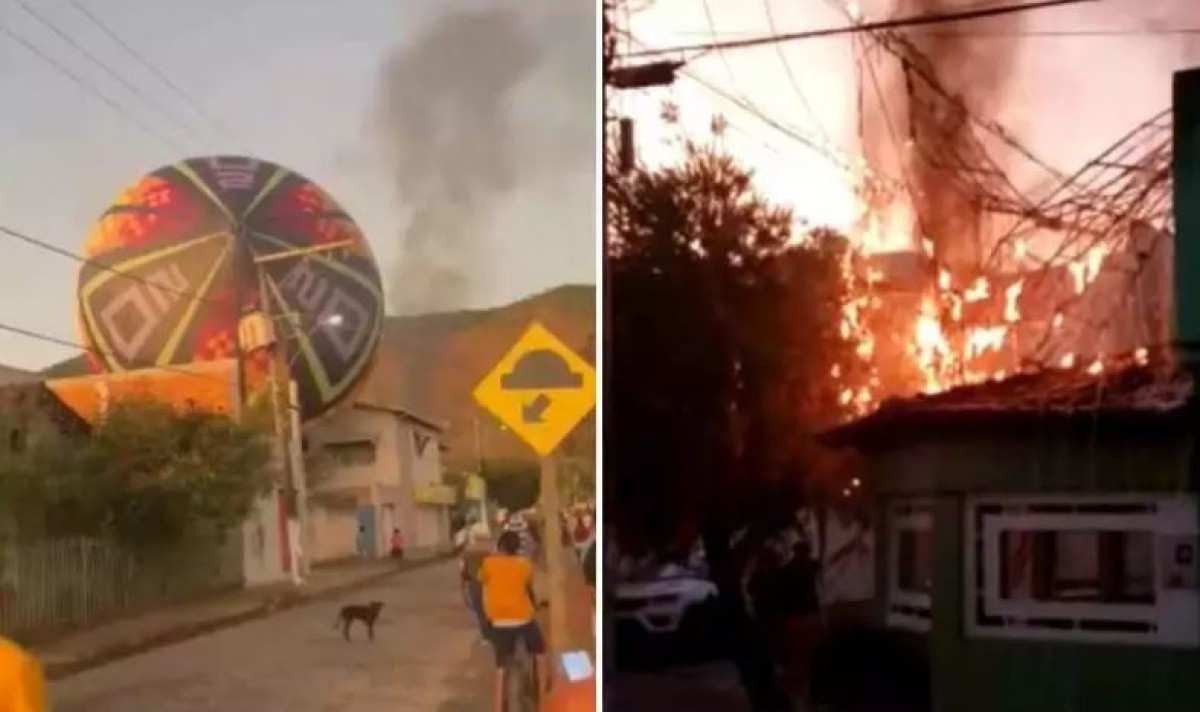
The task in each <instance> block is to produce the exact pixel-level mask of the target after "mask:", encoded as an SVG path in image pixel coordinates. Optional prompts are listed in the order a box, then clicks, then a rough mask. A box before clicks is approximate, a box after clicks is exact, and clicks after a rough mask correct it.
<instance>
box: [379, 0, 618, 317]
mask: <svg viewBox="0 0 1200 712" xmlns="http://www.w3.org/2000/svg"><path fill="white" fill-rule="evenodd" d="M566 4H567V5H575V3H566ZM578 7H579V9H578V10H575V9H573V8H562V7H559V5H558V3H556V2H552V1H551V0H535V1H533V2H517V1H516V0H508V1H502V2H498V3H495V4H493V5H491V6H489V7H483V8H476V9H461V8H460V9H454V10H450V11H447V12H446V13H445V14H442V15H441V16H439V17H437V18H435V19H433V20H432V22H431V23H430V24H429V25H428V26H427V27H426V28H425V29H424V31H422V32H421V33H420V34H419V36H417V37H415V38H414V39H413V40H412V41H411V42H407V43H405V44H404V45H402V46H400V47H399V48H397V49H396V51H395V52H394V54H393V55H392V56H391V57H390V58H389V60H388V61H387V62H386V64H385V66H384V67H383V71H382V76H381V92H380V94H381V97H380V107H379V114H378V120H379V121H378V126H379V129H380V132H381V137H382V141H383V143H384V148H385V150H386V151H387V155H388V157H389V160H391V161H392V162H393V165H394V166H395V189H396V191H397V198H398V200H399V201H400V203H401V204H402V205H404V206H405V207H407V208H408V210H409V213H410V215H411V218H410V220H409V221H408V223H407V225H405V226H403V228H402V229H401V234H400V236H399V237H400V241H401V245H400V250H399V257H398V263H397V264H396V265H395V266H394V268H393V270H392V274H391V279H390V280H389V285H388V286H389V287H390V289H389V292H390V297H391V301H392V304H391V305H390V306H391V308H392V309H393V310H394V311H396V312H399V313H417V312H424V311H431V310H440V309H451V308H460V307H463V306H466V305H470V304H473V303H474V301H473V300H475V299H477V298H478V297H479V294H480V292H481V291H482V290H486V287H487V286H488V284H489V282H490V281H492V280H498V279H502V278H504V277H505V276H506V275H495V274H493V273H492V272H493V271H494V269H495V268H494V264H495V260H496V257H497V254H499V253H501V251H503V250H505V249H515V247H514V243H516V242H518V241H520V240H521V239H524V243H523V244H526V245H527V244H529V239H528V238H529V234H530V231H531V230H532V231H534V232H536V230H537V228H539V226H544V225H545V223H546V222H547V221H554V220H557V219H559V216H558V215H557V214H556V211H558V210H562V209H564V208H563V206H562V200H561V198H560V197H559V196H557V195H556V193H557V192H561V191H564V190H566V188H564V186H563V184H562V182H563V181H564V180H568V179H569V178H570V176H573V175H577V174H590V173H591V172H592V170H593V169H592V165H593V162H594V158H593V155H592V154H594V153H595V151H594V148H593V146H594V139H593V138H592V135H593V133H594V128H593V127H594V119H592V118H591V116H594V99H593V94H594V79H593V77H594V75H595V72H594V68H593V67H594V65H592V64H590V63H594V61H595V59H594V57H591V55H592V54H594V51H593V50H592V45H593V44H594V40H592V36H593V33H594V25H592V24H591V23H592V22H594V20H591V19H589V17H590V15H591V14H593V13H592V12H591V8H589V7H588V6H587V4H586V3H578ZM580 109H582V111H583V112H584V113H583V114H582V116H583V119H582V120H581V119H580V118H579V117H580ZM588 195H589V197H590V192H589V193H588ZM584 218H585V219H586V220H587V221H588V222H590V221H591V215H587V216H584ZM522 235H523V237H522ZM530 259H531V260H536V259H537V255H536V254H533V255H531V256H530Z"/></svg>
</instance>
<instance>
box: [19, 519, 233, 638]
mask: <svg viewBox="0 0 1200 712" xmlns="http://www.w3.org/2000/svg"><path fill="white" fill-rule="evenodd" d="M233 545H234V542H228V541H227V542H220V541H218V540H215V539H213V540H205V541H196V542H190V543H189V544H188V545H186V546H182V547H179V548H176V549H173V550H171V551H169V552H161V553H159V554H157V555H154V556H149V555H146V554H138V553H134V552H130V551H127V550H124V549H121V548H120V547H118V546H116V545H114V544H112V543H109V542H104V541H99V540H95V539H83V538H77V539H59V540H53V541H42V542H33V543H10V544H7V545H4V544H2V543H0V634H3V635H6V636H10V637H15V636H21V635H23V634H30V633H40V632H45V631H53V630H62V629H68V628H73V627H77V626H86V625H88V624H90V623H93V622H96V621H98V620H103V619H105V618H109V617H112V616H113V615H116V614H120V613H121V612H125V611H130V610H134V609H138V608H143V607H148V606H153V605H156V604H163V603H170V602H172V601H176V600H179V599H182V598H187V597H189V596H194V595H197V594H200V593H204V592H208V591H213V590H218V589H221V588H225V587H228V586H230V585H235V584H237V583H239V582H240V581H241V568H240V561H239V560H238V557H237V556H236V551H235V549H234V546H233ZM238 551H240V549H238Z"/></svg>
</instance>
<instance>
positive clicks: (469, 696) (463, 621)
mask: <svg viewBox="0 0 1200 712" xmlns="http://www.w3.org/2000/svg"><path fill="white" fill-rule="evenodd" d="M457 582H458V571H457V564H456V563H454V562H446V563H439V564H435V565H431V566H427V567H423V568H419V569H416V570H414V571H409V572H406V573H402V574H399V575H397V576H396V577H394V578H392V579H389V580H387V581H385V582H384V583H382V584H380V585H377V586H375V587H373V588H370V589H365V590H360V591H357V592H355V593H352V594H349V595H348V596H347V597H346V598H345V599H343V600H339V601H328V602H320V603H314V604H311V605H306V606H301V607H299V608H295V609H292V610H289V611H285V612H282V613H279V614H277V615H274V616H271V617H268V618H265V619H262V620H259V621H255V622H252V623H248V624H246V625H243V626H239V627H236V628H230V629H227V630H224V631H221V632H218V633H214V634H211V635H208V636H204V637H201V638H196V639H194V640H190V641H187V642H184V643H180V644H178V645H174V646H170V647H166V648H160V649H158V650H155V651H153V652H150V653H147V654H145V655H140V656H137V657H133V658H128V659H125V660H121V661H118V662H115V663H112V664H110V665H107V666H105V667H101V668H97V669H95V670H91V671H88V672H85V673H81V674H79V675H76V676H73V677H69V678H66V679H64V680H60V681H58V682H56V683H54V684H53V686H52V689H51V694H52V696H53V700H54V712H127V711H129V710H154V711H155V712H201V711H208V710H212V711H213V712H218V711H219V712H242V711H243V710H244V711H245V712H259V711H260V710H288V711H289V712H318V711H319V712H326V711H328V712H333V711H334V710H337V711H339V712H341V711H343V710H344V711H345V712H383V711H384V710H387V711H388V712H399V711H407V710H413V711H414V712H475V711H476V710H486V709H487V704H488V692H489V689H490V688H489V685H490V681H491V678H490V675H491V667H490V665H491V657H490V649H489V648H487V647H486V646H481V645H477V644H476V641H477V640H478V634H477V632H476V629H475V627H474V625H473V623H472V621H471V619H470V617H469V614H468V612H467V611H466V609H465V608H464V607H463V605H462V599H461V598H460V596H459V594H458V583H457ZM371 600H379V601H383V602H384V609H383V613H382V614H381V616H380V621H379V623H378V624H377V625H376V631H375V634H376V635H375V642H374V643H370V642H367V641H366V640H365V636H364V635H363V630H362V629H361V628H357V629H356V631H355V632H356V634H357V635H358V639H356V640H354V642H352V643H347V642H346V641H344V640H343V639H342V638H341V634H340V631H336V630H334V629H333V621H334V618H335V616H336V615H337V611H338V610H339V609H340V608H341V606H342V605H344V604H346V603H365V602H367V601H371Z"/></svg>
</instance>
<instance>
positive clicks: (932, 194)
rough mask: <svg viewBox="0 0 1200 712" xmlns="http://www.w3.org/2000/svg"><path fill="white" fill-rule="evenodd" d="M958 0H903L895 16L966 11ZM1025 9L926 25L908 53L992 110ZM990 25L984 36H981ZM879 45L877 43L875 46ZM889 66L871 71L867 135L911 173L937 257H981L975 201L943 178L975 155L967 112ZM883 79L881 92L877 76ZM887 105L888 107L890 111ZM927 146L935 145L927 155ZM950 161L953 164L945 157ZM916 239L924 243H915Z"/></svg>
mask: <svg viewBox="0 0 1200 712" xmlns="http://www.w3.org/2000/svg"><path fill="white" fill-rule="evenodd" d="M963 9H964V5H963V3H962V2H961V0H898V2H897V3H896V7H895V14H896V15H897V16H909V15H918V14H943V13H951V12H961V11H962V10H963ZM1021 22H1022V20H1021V16H1020V15H1019V14H1016V15H1005V16H998V17H996V18H993V19H988V20H983V21H974V22H971V23H952V24H945V25H929V26H926V27H925V28H922V29H921V30H919V31H916V32H911V33H908V34H906V37H907V38H908V41H910V42H911V45H912V46H913V47H915V48H916V49H917V50H918V51H919V53H920V54H919V55H916V54H914V55H911V56H909V57H908V59H909V60H910V61H912V62H913V65H914V67H915V68H916V69H917V70H918V72H920V71H924V72H927V73H929V74H930V75H932V76H935V77H937V78H938V79H939V80H940V82H941V84H942V86H943V87H944V88H945V89H946V90H948V91H949V92H956V93H959V96H958V97H957V98H958V99H959V100H961V101H962V102H963V104H965V105H966V107H967V109H969V110H970V111H971V112H972V113H974V114H975V115H976V116H984V117H986V116H991V115H993V114H995V113H997V111H998V110H999V109H1000V108H1001V107H1002V105H1003V103H1004V101H1005V100H1006V95H1007V89H1008V86H1009V79H1010V78H1011V77H1012V74H1013V72H1014V70H1015V65H1016V59H1017V50H1018V43H1019V40H1018V39H1017V38H1016V37H1015V36H1013V33H1014V32H1015V31H1016V30H1018V29H1019V28H1020V25H1021ZM981 33H986V35H987V36H986V37H980V36H979V35H980V34H981ZM876 51H879V50H876ZM887 64H888V65H890V66H891V67H892V69H891V71H890V72H886V73H880V74H879V75H877V76H876V77H875V78H874V79H872V78H871V77H866V78H864V81H865V82H866V83H867V86H869V87H870V89H869V90H868V91H869V96H868V99H869V100H868V101H866V102H865V103H864V109H865V110H867V111H868V112H869V115H868V116H866V117H864V123H863V143H864V150H865V151H866V152H867V155H868V156H869V157H871V158H872V160H874V161H879V160H880V159H881V158H883V157H884V156H888V158H887V159H884V165H885V166H888V167H889V168H890V169H891V171H892V174H893V175H896V176H898V177H899V176H903V177H906V178H907V179H908V181H909V184H910V187H911V190H912V192H913V193H914V194H915V195H914V196H913V203H914V205H913V207H914V208H915V209H916V211H917V213H918V215H919V216H920V219H919V224H918V225H917V226H916V227H917V228H918V229H920V230H921V231H923V232H924V235H922V237H928V238H930V239H932V240H933V242H934V243H935V245H936V247H937V252H938V257H939V259H941V260H942V261H944V262H948V263H951V264H955V263H958V264H963V263H974V262H976V261H977V260H978V259H979V257H980V254H979V252H980V246H979V245H978V242H977V237H978V236H977V231H978V221H979V207H978V205H976V204H974V203H972V202H970V201H969V200H967V199H966V198H965V197H964V196H963V195H962V194H961V193H959V192H958V191H957V190H956V189H955V188H954V187H953V186H952V184H951V183H950V182H949V181H948V180H946V178H947V175H946V172H945V171H946V169H947V168H948V167H949V166H953V161H952V160H948V158H949V157H951V156H955V155H972V134H971V131H970V126H969V123H968V120H967V116H966V115H965V114H964V113H962V112H960V111H953V110H952V108H953V106H954V105H953V103H952V102H950V101H947V100H946V99H944V98H943V97H941V96H938V95H936V94H934V93H932V92H930V91H929V89H928V87H927V86H926V85H924V84H923V83H921V82H920V81H917V82H914V83H913V84H911V85H910V84H907V83H906V81H905V74H904V72H903V71H901V69H900V67H899V66H897V65H898V64H899V63H895V62H889V63H887ZM876 82H878V85H879V86H878V90H879V91H878V94H881V95H882V99H881V98H880V96H878V95H876V93H875V87H874V84H875V83H876ZM885 112H886V115H885ZM923 147H934V148H935V149H936V151H937V153H938V155H936V156H930V155H929V154H927V153H923V152H922V151H921V149H922V148H923ZM946 164H949V166H948V165H946ZM917 246H919V245H917Z"/></svg>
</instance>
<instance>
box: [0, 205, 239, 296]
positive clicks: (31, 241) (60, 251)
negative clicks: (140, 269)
mask: <svg viewBox="0 0 1200 712" xmlns="http://www.w3.org/2000/svg"><path fill="white" fill-rule="evenodd" d="M0 233H3V234H5V235H7V236H9V237H11V238H13V239H16V240H20V241H21V242H24V243H26V244H28V245H33V246H34V247H39V248H41V249H43V250H46V251H48V252H53V253H54V254H56V255H59V256H61V257H66V258H67V259H70V260H74V261H76V262H79V263H81V264H85V265H89V266H92V267H96V268H98V269H101V270H104V271H105V272H109V273H111V274H115V275H118V276H120V277H124V278H126V279H132V280H134V281H135V282H141V283H142V284H145V285H147V286H150V287H153V288H155V289H160V290H162V291H164V292H172V293H174V294H178V295H180V296H183V297H187V298H189V299H191V300H192V301H197V302H206V303H209V304H217V305H220V306H226V307H228V306H231V303H230V302H229V301H227V300H219V299H213V298H211V297H206V296H204V295H202V294H199V293H198V292H195V291H192V290H187V289H180V288H177V287H172V286H171V285H169V284H163V283H161V282H155V281H153V280H151V279H148V278H146V277H143V276H141V275H138V274H134V273H132V272H126V271H124V270H122V269H120V268H117V267H114V266H112V265H111V264H108V263H107V262H101V261H100V260H96V259H93V258H90V257H84V256H83V255H80V254H77V253H75V252H72V251H70V250H68V249H65V248H62V247H59V246H58V245H55V244H52V243H49V242H46V241H44V240H39V239H38V238H36V237H33V236H32V235H28V234H26V233H23V232H21V231H19V230H14V229H12V228H10V227H7V226H5V225H0Z"/></svg>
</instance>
